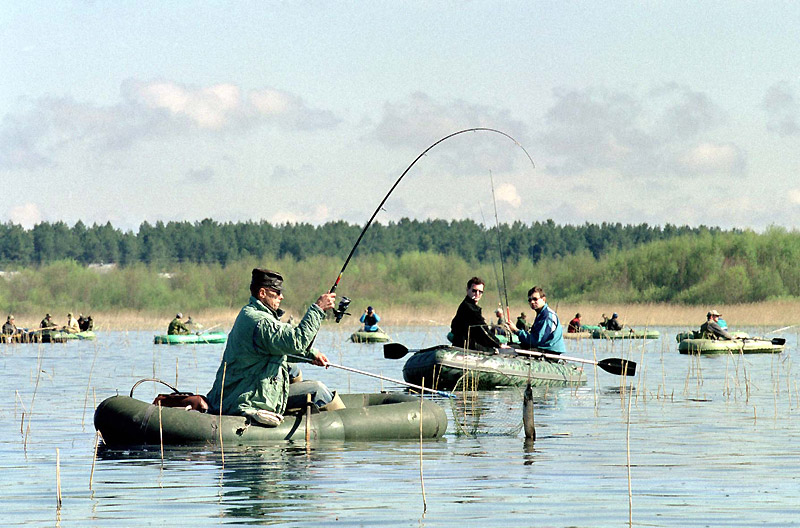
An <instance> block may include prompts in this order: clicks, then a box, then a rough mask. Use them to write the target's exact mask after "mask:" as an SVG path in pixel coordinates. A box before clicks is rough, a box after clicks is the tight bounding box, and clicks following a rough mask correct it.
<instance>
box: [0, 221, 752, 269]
mask: <svg viewBox="0 0 800 528" xmlns="http://www.w3.org/2000/svg"><path fill="white" fill-rule="evenodd" d="M362 227H363V226H360V225H355V224H350V223H347V222H344V221H336V222H328V223H325V224H322V225H316V226H315V225H312V224H307V223H284V224H271V223H269V222H265V221H261V222H237V223H220V222H216V221H214V220H211V219H204V220H202V221H198V222H167V223H164V222H161V221H158V222H156V223H155V224H151V223H149V222H143V223H142V224H141V225H140V226H139V229H138V231H136V232H134V231H131V230H128V231H123V230H121V229H118V228H115V227H114V226H112V225H111V223H106V224H93V225H91V226H87V225H85V224H84V223H83V222H81V221H78V222H77V223H76V224H75V225H73V226H72V227H70V226H68V225H67V224H66V223H64V222H60V221H59V222H54V223H49V222H42V223H40V224H37V225H35V226H34V227H33V228H31V229H25V228H23V227H22V226H20V225H18V224H13V223H10V222H9V223H5V224H0V266H3V267H11V268H19V267H26V266H42V265H45V264H49V263H53V262H58V261H63V260H73V261H75V262H77V263H79V264H82V265H88V264H117V265H120V266H130V265H133V264H138V263H142V264H146V265H148V266H154V267H157V268H162V269H163V268H165V267H167V266H172V265H174V264H180V263H195V264H219V265H222V266H225V265H227V264H228V263H230V262H235V261H239V260H242V259H247V258H249V257H256V258H279V259H283V258H291V259H294V260H298V261H299V260H305V259H308V258H310V257H312V256H314V255H326V256H330V257H335V258H339V259H343V258H344V257H346V256H347V254H348V253H349V251H350V250H351V248H352V247H353V244H354V243H355V241H356V240H357V238H358V235H359V234H360V232H361V229H362ZM733 232H738V231H736V230H734V231H733ZM720 233H723V231H722V230H721V229H720V228H717V227H706V226H699V227H689V226H675V225H671V224H666V225H665V226H663V227H661V226H650V225H648V224H646V223H643V224H636V225H631V224H626V225H623V224H620V223H605V222H604V223H602V224H590V223H586V224H583V225H579V226H573V225H557V224H555V223H554V222H553V221H552V220H547V221H545V222H534V223H532V224H524V223H522V222H514V223H512V224H500V226H499V228H498V227H496V226H492V227H488V228H487V227H485V226H483V225H481V224H478V223H476V222H474V221H472V220H450V221H448V220H411V219H408V218H403V219H401V220H400V221H398V222H389V223H388V224H380V223H375V224H373V225H372V226H370V228H369V229H368V230H367V232H366V234H365V236H364V238H363V240H362V242H361V244H360V245H359V247H358V254H360V255H364V254H366V255H369V254H388V255H396V256H400V255H403V254H405V253H412V252H420V253H437V254H442V255H454V256H459V257H461V258H463V259H465V260H467V261H472V262H491V261H497V260H499V258H500V257H501V251H502V258H503V259H506V260H508V261H520V260H528V261H530V262H532V263H537V262H539V261H541V260H542V259H548V258H563V257H566V256H568V255H576V254H583V253H589V254H590V255H592V257H593V258H594V259H599V258H600V257H602V256H604V255H608V254H609V253H611V252H613V251H621V250H627V249H632V248H635V247H637V246H640V245H642V244H647V243H650V242H656V241H662V240H669V239H673V238H676V237H683V236H688V235H693V236H700V235H714V234H720Z"/></svg>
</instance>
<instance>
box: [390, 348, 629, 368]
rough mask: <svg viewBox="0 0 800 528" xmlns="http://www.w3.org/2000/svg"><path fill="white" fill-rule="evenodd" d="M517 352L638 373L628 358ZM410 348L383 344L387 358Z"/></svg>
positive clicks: (392, 357)
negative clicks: (593, 359) (586, 357)
mask: <svg viewBox="0 0 800 528" xmlns="http://www.w3.org/2000/svg"><path fill="white" fill-rule="evenodd" d="M515 350H516V352H517V354H522V355H526V356H537V357H546V358H550V359H563V360H565V361H575V362H577V363H588V364H589V365H597V366H598V367H600V368H601V369H603V370H605V371H606V372H608V373H610V374H616V375H618V376H622V375H623V374H624V375H628V376H634V375H635V374H636V362H634V361H629V360H627V359H620V358H607V359H601V360H600V361H592V360H591V359H581V358H574V357H569V356H562V355H560V354H547V353H545V352H533V351H530V350H519V349H515ZM408 352H409V350H408V348H406V347H405V345H401V344H400V343H386V344H385V345H383V357H385V358H386V359H400V358H402V357H403V356H405V355H406V354H408Z"/></svg>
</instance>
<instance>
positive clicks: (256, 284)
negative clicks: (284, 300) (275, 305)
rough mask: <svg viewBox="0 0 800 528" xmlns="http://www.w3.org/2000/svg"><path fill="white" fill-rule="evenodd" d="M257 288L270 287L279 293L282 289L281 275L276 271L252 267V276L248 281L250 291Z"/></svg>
mask: <svg viewBox="0 0 800 528" xmlns="http://www.w3.org/2000/svg"><path fill="white" fill-rule="evenodd" d="M259 288H270V289H272V290H275V291H276V292H278V293H280V292H282V291H283V276H281V274H280V273H278V272H277V271H272V270H268V269H261V268H253V278H252V280H251V281H250V291H254V290H257V289H259Z"/></svg>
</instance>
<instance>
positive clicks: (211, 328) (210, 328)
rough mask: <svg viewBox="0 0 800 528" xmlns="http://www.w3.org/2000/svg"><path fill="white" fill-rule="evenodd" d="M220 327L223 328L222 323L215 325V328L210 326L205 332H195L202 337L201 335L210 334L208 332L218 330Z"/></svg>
mask: <svg viewBox="0 0 800 528" xmlns="http://www.w3.org/2000/svg"><path fill="white" fill-rule="evenodd" d="M218 326H222V323H219V324H215V325H214V326H209V327H208V328H206V329H204V330H200V331H199V332H195V333H196V334H197V335H200V334H206V333H208V332H210V331H212V330H213V329H215V328H217V327H218Z"/></svg>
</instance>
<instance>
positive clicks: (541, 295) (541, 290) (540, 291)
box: [528, 286, 547, 299]
mask: <svg viewBox="0 0 800 528" xmlns="http://www.w3.org/2000/svg"><path fill="white" fill-rule="evenodd" d="M533 293H538V294H539V297H547V294H546V293H544V290H543V289H542V288H540V287H539V286H534V287H533V288H531V289H530V290H528V298H529V299H530V298H531V294H533Z"/></svg>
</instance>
